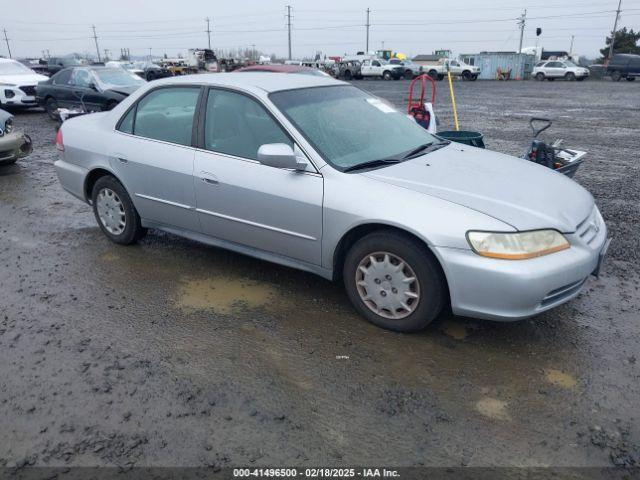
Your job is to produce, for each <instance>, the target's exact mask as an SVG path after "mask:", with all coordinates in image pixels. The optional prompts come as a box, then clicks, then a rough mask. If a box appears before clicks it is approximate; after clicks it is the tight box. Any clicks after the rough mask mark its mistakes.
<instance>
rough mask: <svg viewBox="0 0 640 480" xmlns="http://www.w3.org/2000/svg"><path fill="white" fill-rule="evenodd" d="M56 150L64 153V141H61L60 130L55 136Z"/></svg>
mask: <svg viewBox="0 0 640 480" xmlns="http://www.w3.org/2000/svg"><path fill="white" fill-rule="evenodd" d="M56 148H57V149H58V150H60V151H61V152H64V141H63V140H62V129H61V128H60V129H58V133H57V134H56Z"/></svg>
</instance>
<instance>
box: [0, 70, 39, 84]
mask: <svg viewBox="0 0 640 480" xmlns="http://www.w3.org/2000/svg"><path fill="white" fill-rule="evenodd" d="M45 80H49V77H45V76H44V75H40V74H39V73H26V74H24V75H23V74H20V75H0V82H2V83H11V84H13V85H17V86H19V87H24V86H27V85H37V84H38V82H43V81H45Z"/></svg>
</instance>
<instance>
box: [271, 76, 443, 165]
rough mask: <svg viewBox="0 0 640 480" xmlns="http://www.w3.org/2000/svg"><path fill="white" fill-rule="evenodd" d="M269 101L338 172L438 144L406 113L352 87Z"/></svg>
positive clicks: (310, 90)
mask: <svg viewBox="0 0 640 480" xmlns="http://www.w3.org/2000/svg"><path fill="white" fill-rule="evenodd" d="M269 98H270V99H271V101H272V102H273V103H274V104H275V105H276V107H278V109H279V110H280V111H282V112H283V113H284V114H285V115H286V116H287V118H288V119H289V120H290V121H291V122H292V123H293V124H294V125H295V126H296V127H297V128H298V130H299V131H300V133H302V134H303V135H304V136H305V138H306V139H307V140H308V141H309V142H310V143H311V144H312V145H313V146H314V148H315V149H316V150H317V151H318V153H320V155H322V157H323V158H324V159H325V160H326V161H327V163H329V164H330V165H332V166H334V167H336V168H337V169H338V170H346V169H348V168H351V167H353V166H355V165H359V164H362V163H365V162H370V161H373V160H378V159H383V158H388V157H393V156H398V155H400V154H402V153H405V152H408V151H410V150H413V149H415V148H416V147H419V146H420V145H424V144H426V143H430V142H438V141H439V139H437V138H436V137H434V136H433V135H431V134H430V133H428V132H427V131H426V130H425V129H424V128H422V127H421V126H419V125H418V124H417V123H416V122H415V121H414V120H413V119H410V118H409V117H408V116H407V115H406V114H405V113H403V112H400V111H398V110H396V109H395V108H394V107H392V106H390V105H388V104H387V103H385V102H384V101H382V100H380V99H379V98H376V97H373V96H371V95H369V94H367V93H365V92H363V91H362V90H360V89H358V88H356V87H353V86H335V87H334V86H332V87H316V88H302V89H298V90H286V91H283V92H276V93H272V94H271V95H269Z"/></svg>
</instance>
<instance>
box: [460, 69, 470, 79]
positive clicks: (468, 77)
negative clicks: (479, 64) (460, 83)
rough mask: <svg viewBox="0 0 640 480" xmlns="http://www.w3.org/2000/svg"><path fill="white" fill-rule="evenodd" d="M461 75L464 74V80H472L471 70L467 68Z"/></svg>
mask: <svg viewBox="0 0 640 480" xmlns="http://www.w3.org/2000/svg"><path fill="white" fill-rule="evenodd" d="M461 76H462V80H465V81H469V80H471V72H470V71H468V70H465V71H464V72H462V75H461Z"/></svg>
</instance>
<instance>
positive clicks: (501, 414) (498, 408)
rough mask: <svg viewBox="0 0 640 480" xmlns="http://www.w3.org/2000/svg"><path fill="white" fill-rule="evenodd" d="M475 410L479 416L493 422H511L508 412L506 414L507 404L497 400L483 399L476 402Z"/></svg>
mask: <svg viewBox="0 0 640 480" xmlns="http://www.w3.org/2000/svg"><path fill="white" fill-rule="evenodd" d="M476 410H477V411H478V413H480V414H481V415H484V416H485V417H488V418H491V419H493V420H503V421H508V420H511V417H510V416H509V412H507V402H504V401H502V400H498V399H497V398H492V397H484V398H481V399H480V400H478V401H477V402H476Z"/></svg>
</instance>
